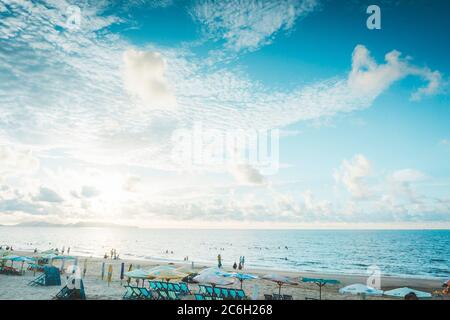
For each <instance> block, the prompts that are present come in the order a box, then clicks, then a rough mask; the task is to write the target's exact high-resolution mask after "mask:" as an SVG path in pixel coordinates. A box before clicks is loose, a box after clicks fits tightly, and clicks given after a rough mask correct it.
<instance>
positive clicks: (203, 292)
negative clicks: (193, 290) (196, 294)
mask: <svg viewBox="0 0 450 320" xmlns="http://www.w3.org/2000/svg"><path fill="white" fill-rule="evenodd" d="M198 290H199V291H200V293H201V294H208V292H207V291H206V286H204V285H201V284H199V285H198Z"/></svg>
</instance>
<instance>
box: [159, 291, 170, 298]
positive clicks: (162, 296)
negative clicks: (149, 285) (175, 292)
mask: <svg viewBox="0 0 450 320" xmlns="http://www.w3.org/2000/svg"><path fill="white" fill-rule="evenodd" d="M157 293H158V299H159V300H169V294H168V293H167V291H164V290H158V291H157Z"/></svg>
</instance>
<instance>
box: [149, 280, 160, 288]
mask: <svg viewBox="0 0 450 320" xmlns="http://www.w3.org/2000/svg"><path fill="white" fill-rule="evenodd" d="M148 283H149V285H150V289H152V290H157V289H158V286H157V284H156V282H155V281H149V282H148Z"/></svg>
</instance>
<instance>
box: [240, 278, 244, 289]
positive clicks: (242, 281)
mask: <svg viewBox="0 0 450 320" xmlns="http://www.w3.org/2000/svg"><path fill="white" fill-rule="evenodd" d="M243 283H244V280H242V279H241V290H242V284H243Z"/></svg>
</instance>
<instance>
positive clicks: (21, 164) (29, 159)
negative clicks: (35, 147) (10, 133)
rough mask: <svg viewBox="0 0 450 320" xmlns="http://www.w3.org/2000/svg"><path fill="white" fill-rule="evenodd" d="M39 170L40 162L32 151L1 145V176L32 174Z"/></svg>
mask: <svg viewBox="0 0 450 320" xmlns="http://www.w3.org/2000/svg"><path fill="white" fill-rule="evenodd" d="M38 168H39V160H38V159H37V158H36V157H34V156H33V154H32V152H31V151H30V150H28V151H27V150H20V149H17V148H15V147H13V146H8V145H0V175H2V176H8V175H17V174H30V173H33V172H35V171H36V170H37V169H38Z"/></svg>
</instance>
